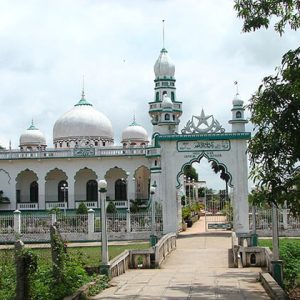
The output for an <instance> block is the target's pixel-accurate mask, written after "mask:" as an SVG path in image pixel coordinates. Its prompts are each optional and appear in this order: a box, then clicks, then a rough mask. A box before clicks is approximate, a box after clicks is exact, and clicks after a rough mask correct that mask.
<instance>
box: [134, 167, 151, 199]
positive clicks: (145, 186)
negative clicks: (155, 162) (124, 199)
mask: <svg viewBox="0 0 300 300" xmlns="http://www.w3.org/2000/svg"><path fill="white" fill-rule="evenodd" d="M150 177H151V172H150V170H149V168H148V167H146V166H145V165H142V166H139V167H138V168H137V169H136V170H135V172H134V179H135V180H134V182H135V198H136V199H148V198H149V192H150Z"/></svg>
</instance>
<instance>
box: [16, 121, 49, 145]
mask: <svg viewBox="0 0 300 300" xmlns="http://www.w3.org/2000/svg"><path fill="white" fill-rule="evenodd" d="M20 146H29V147H31V146H46V139H45V136H44V134H43V133H42V132H41V131H40V130H39V129H37V128H36V127H35V126H34V124H33V122H32V123H31V126H30V127H29V128H28V129H26V130H25V132H24V133H23V134H21V136H20Z"/></svg>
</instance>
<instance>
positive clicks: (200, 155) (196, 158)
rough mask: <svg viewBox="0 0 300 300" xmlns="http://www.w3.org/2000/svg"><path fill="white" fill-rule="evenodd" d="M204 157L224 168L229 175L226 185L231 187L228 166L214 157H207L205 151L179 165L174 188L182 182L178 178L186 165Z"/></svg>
mask: <svg viewBox="0 0 300 300" xmlns="http://www.w3.org/2000/svg"><path fill="white" fill-rule="evenodd" d="M203 157H205V158H206V159H207V160H208V161H209V162H212V161H214V162H215V163H216V164H218V165H219V166H222V168H224V170H225V173H226V174H227V175H228V176H229V180H228V185H229V186H230V187H233V184H232V175H231V174H230V172H229V171H228V168H227V166H226V165H225V164H223V163H221V162H219V161H218V160H217V159H216V158H211V157H209V156H208V155H207V154H206V153H201V154H199V156H198V157H195V158H192V159H191V160H190V161H188V162H186V163H185V164H183V165H182V167H181V170H180V171H179V173H178V174H177V177H176V181H177V186H176V188H177V189H179V188H180V187H181V186H182V184H181V182H180V180H179V178H180V176H182V175H183V174H184V168H185V167H186V166H187V165H192V164H193V163H195V162H197V163H200V161H201V159H202V158H203Z"/></svg>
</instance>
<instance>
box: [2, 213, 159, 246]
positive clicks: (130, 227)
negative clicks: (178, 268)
mask: <svg viewBox="0 0 300 300" xmlns="http://www.w3.org/2000/svg"><path fill="white" fill-rule="evenodd" d="M151 222H152V220H151V213H150V212H149V213H148V212H144V213H135V214H133V213H129V212H126V213H116V214H107V233H108V238H109V239H110V240H134V239H148V238H149V236H150V233H151V224H152V223H151ZM155 222H156V223H155V231H156V234H157V235H158V236H161V234H162V230H163V223H162V215H161V213H160V214H156V215H155ZM54 223H56V224H57V226H58V228H59V230H60V232H61V235H62V237H63V238H64V239H65V240H67V241H97V240H98V241H99V240H101V218H100V216H99V215H96V214H95V212H94V211H93V210H92V209H91V210H89V213H88V214H86V215H64V214H58V215H56V214H55V213H54V214H45V215H39V216H35V215H25V214H24V215H22V213H21V212H20V211H15V212H14V213H13V215H11V216H0V243H13V242H14V241H15V240H16V239H17V238H19V237H20V236H21V237H22V240H23V241H24V242H48V241H49V239H50V225H52V224H54Z"/></svg>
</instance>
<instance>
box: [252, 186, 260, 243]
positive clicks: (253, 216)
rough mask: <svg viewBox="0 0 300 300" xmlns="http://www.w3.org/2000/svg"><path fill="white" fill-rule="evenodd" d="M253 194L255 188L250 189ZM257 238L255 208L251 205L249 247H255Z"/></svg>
mask: <svg viewBox="0 0 300 300" xmlns="http://www.w3.org/2000/svg"><path fill="white" fill-rule="evenodd" d="M254 192H255V187H252V193H254ZM257 240H258V236H257V234H256V206H255V205H254V203H252V242H251V246H255V247H256V246H257Z"/></svg>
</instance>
